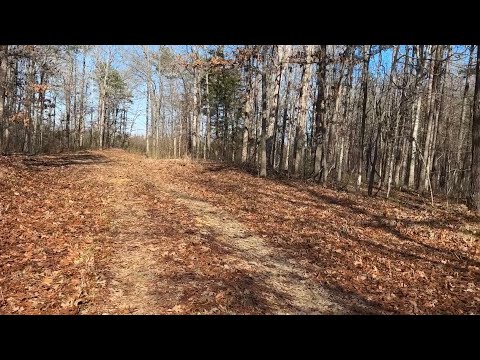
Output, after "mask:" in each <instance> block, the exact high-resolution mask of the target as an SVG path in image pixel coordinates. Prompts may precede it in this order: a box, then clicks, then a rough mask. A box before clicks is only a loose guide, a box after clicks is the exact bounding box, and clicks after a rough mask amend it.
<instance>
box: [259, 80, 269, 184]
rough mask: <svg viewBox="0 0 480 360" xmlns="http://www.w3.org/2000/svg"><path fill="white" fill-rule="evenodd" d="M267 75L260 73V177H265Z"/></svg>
mask: <svg viewBox="0 0 480 360" xmlns="http://www.w3.org/2000/svg"><path fill="white" fill-rule="evenodd" d="M267 119H268V114H267V75H266V73H265V72H263V73H262V132H261V138H260V176H261V177H267V130H268V129H267Z"/></svg>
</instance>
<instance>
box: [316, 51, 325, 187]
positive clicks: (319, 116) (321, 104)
mask: <svg viewBox="0 0 480 360" xmlns="http://www.w3.org/2000/svg"><path fill="white" fill-rule="evenodd" d="M318 58H319V63H318V69H317V99H316V105H315V140H314V148H315V162H314V164H315V165H314V176H318V179H320V171H321V170H322V169H321V165H322V162H321V161H322V155H323V158H325V156H326V155H327V154H326V136H325V135H326V133H327V125H326V121H325V87H326V81H325V75H326V69H327V46H326V45H320V49H319V52H318ZM322 145H323V146H322ZM322 147H323V150H324V151H322ZM321 181H322V184H325V182H326V169H325V168H323V171H322V177H321Z"/></svg>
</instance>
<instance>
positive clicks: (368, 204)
mask: <svg viewBox="0 0 480 360" xmlns="http://www.w3.org/2000/svg"><path fill="white" fill-rule="evenodd" d="M479 220H480V219H479V218H478V216H476V215H474V214H473V213H471V212H469V211H468V210H467V209H466V207H465V206H464V205H456V204H447V203H445V202H441V203H437V204H436V206H435V207H432V206H431V205H429V204H428V200H427V199H423V198H422V197H418V196H415V195H412V194H407V193H400V192H398V193H395V194H394V196H393V198H392V199H390V200H388V201H387V200H385V199H384V198H383V197H381V196H377V197H374V198H371V197H367V196H365V195H362V194H351V193H348V192H339V191H334V190H331V189H327V188H323V187H321V186H318V185H314V184H308V183H305V182H300V181H293V180H274V179H266V180H265V179H260V178H258V177H255V176H253V175H250V174H248V173H246V172H244V171H242V170H240V169H237V168H234V167H229V166H228V165H226V164H220V163H213V162H204V163H196V162H190V161H186V160H152V159H147V158H145V157H143V156H140V155H135V154H130V153H127V152H124V151H121V150H108V151H102V152H100V151H88V152H87V151H85V152H78V153H68V154H60V155H50V156H43V155H42V156H20V155H18V156H16V155H14V156H4V157H0V313H3V314H12V313H14V314H45V313H48V314H480V241H479V240H480V221H479Z"/></svg>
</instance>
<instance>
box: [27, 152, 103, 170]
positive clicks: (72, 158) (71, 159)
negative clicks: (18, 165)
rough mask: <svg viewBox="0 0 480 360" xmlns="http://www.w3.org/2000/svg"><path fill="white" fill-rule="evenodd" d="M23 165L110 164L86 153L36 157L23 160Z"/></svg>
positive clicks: (99, 156)
mask: <svg viewBox="0 0 480 360" xmlns="http://www.w3.org/2000/svg"><path fill="white" fill-rule="evenodd" d="M22 162H23V164H24V165H26V166H27V167H31V168H35V167H42V166H45V167H67V166H76V165H96V164H105V163H109V162H111V160H110V159H108V158H107V157H105V156H103V155H96V154H91V153H88V152H81V153H72V154H59V155H48V156H45V155H38V156H30V157H27V158H25V159H23V161H22Z"/></svg>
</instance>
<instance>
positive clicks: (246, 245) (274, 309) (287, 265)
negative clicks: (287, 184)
mask: <svg viewBox="0 0 480 360" xmlns="http://www.w3.org/2000/svg"><path fill="white" fill-rule="evenodd" d="M161 188H162V189H164V191H166V192H167V193H168V194H170V195H172V196H173V197H175V199H176V201H177V202H179V203H180V204H182V205H185V206H186V207H187V208H188V209H189V210H190V211H191V212H192V214H193V215H194V216H195V220H196V223H197V224H198V226H199V227H202V228H205V227H206V228H208V229H210V231H211V232H212V234H213V236H214V239H215V241H218V242H219V243H221V244H222V245H223V246H226V247H228V248H229V250H230V251H231V252H232V254H233V256H234V257H235V258H237V259H239V260H241V261H240V263H242V262H243V263H244V264H246V267H247V268H248V269H252V268H253V269H255V280H254V281H255V282H260V283H262V285H263V286H262V289H266V290H264V292H263V294H262V295H263V297H264V298H265V299H266V300H268V303H269V304H270V306H271V308H270V311H269V312H270V313H276V314H291V313H295V314H347V313H349V312H350V311H349V310H347V309H346V308H344V307H343V306H342V305H340V304H339V303H337V302H336V301H335V300H334V299H333V298H332V297H331V296H330V295H329V293H328V292H327V291H326V290H325V289H323V288H322V287H321V286H320V285H318V284H316V283H314V282H312V281H309V280H308V278H307V277H306V276H305V275H306V274H304V273H303V272H302V270H301V268H299V267H297V266H295V262H294V261H293V260H292V261H289V260H288V259H286V258H284V257H282V256H281V254H279V252H278V251H275V250H274V249H273V248H272V247H271V246H269V245H268V244H267V243H266V241H265V240H263V239H262V238H261V237H259V236H256V235H255V234H251V233H249V231H248V230H247V229H246V227H245V226H244V225H243V224H241V223H240V222H238V221H237V220H235V219H233V218H232V217H231V216H230V215H229V214H228V213H226V212H225V211H223V210H222V209H219V208H217V207H215V206H213V205H211V204H209V203H207V202H205V201H201V200H198V199H195V198H192V197H190V196H189V195H188V194H185V193H183V192H180V191H178V190H177V189H175V188H174V186H172V184H168V183H164V184H163V185H162V186H161ZM230 256H232V255H230ZM240 266H241V265H240ZM279 294H280V296H279Z"/></svg>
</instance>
